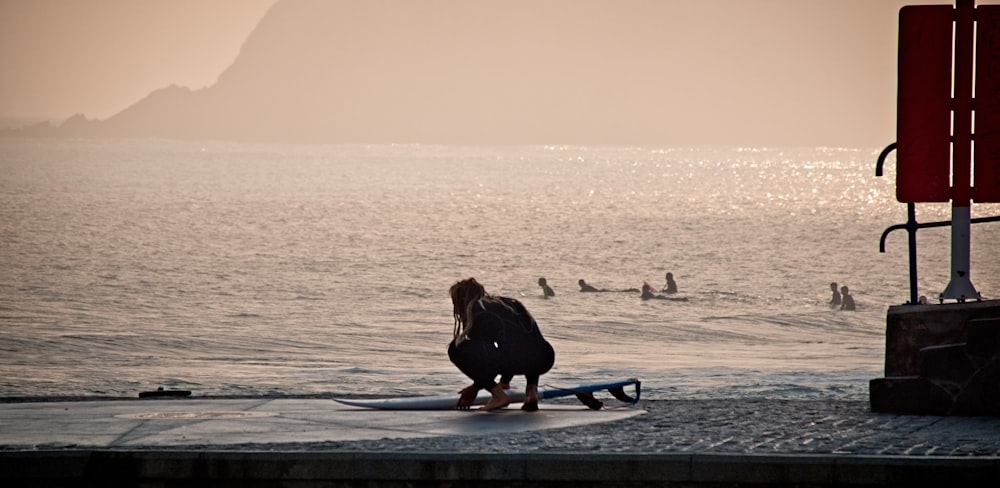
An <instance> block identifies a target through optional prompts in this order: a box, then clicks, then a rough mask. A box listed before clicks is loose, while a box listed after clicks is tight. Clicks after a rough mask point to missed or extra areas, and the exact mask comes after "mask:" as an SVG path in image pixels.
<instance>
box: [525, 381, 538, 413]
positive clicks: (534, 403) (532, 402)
mask: <svg viewBox="0 0 1000 488" xmlns="http://www.w3.org/2000/svg"><path fill="white" fill-rule="evenodd" d="M524 397H525V398H524V404H523V405H521V410H524V411H525V412H537V411H538V387H537V386H534V385H531V386H529V387H527V388H525V389H524Z"/></svg>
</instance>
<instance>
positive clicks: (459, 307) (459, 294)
mask: <svg viewBox="0 0 1000 488" xmlns="http://www.w3.org/2000/svg"><path fill="white" fill-rule="evenodd" d="M448 294H449V295H451V305H452V315H454V316H455V328H454V329H453V330H452V337H453V339H454V341H455V345H456V346H457V345H459V344H461V343H462V341H464V340H465V339H466V338H468V337H469V331H471V330H472V306H473V305H475V304H476V302H478V301H479V300H481V299H483V298H489V295H488V294H487V293H486V289H484V288H483V285H480V284H479V282H478V281H476V279H475V278H468V279H465V280H462V281H459V282H458V283H455V284H454V285H451V288H449V289H448Z"/></svg>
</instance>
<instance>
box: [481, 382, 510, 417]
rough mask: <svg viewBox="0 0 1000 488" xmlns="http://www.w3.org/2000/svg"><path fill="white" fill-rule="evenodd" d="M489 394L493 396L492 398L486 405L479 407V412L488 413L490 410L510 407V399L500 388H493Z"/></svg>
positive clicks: (498, 386)
mask: <svg viewBox="0 0 1000 488" xmlns="http://www.w3.org/2000/svg"><path fill="white" fill-rule="evenodd" d="M490 394H492V395H493V398H490V401H488V402H486V405H483V406H482V407H480V408H479V409H480V410H483V411H486V412H489V411H490V410H497V409H501V408H504V407H506V406H507V405H510V397H509V396H507V393H506V392H504V391H503V387H502V386H500V385H497V386H495V387H493V389H492V390H490Z"/></svg>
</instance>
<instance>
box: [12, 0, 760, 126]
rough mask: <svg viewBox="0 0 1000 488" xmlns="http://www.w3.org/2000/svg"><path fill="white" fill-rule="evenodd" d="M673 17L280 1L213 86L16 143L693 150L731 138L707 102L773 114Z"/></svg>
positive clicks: (172, 89) (501, 5)
mask: <svg viewBox="0 0 1000 488" xmlns="http://www.w3.org/2000/svg"><path fill="white" fill-rule="evenodd" d="M668 20H671V17H670V2H657V1H642V0H621V1H613V2H611V1H588V0H546V1H525V0H514V1H509V2H480V1H467V0H422V1H419V2H409V1H393V0H365V1H356V0H279V1H278V2H277V3H275V4H274V5H273V6H272V7H271V9H270V10H269V11H268V12H267V14H266V15H265V16H264V17H263V18H262V20H261V21H260V23H259V24H258V25H257V27H256V28H255V29H254V31H253V32H252V33H251V35H250V36H249V37H248V39H247V40H246V42H245V44H244V45H243V47H242V48H241V51H240V54H239V56H238V57H237V58H236V60H235V61H234V63H233V64H232V65H231V66H230V67H229V68H228V69H226V70H225V71H224V72H223V73H222V74H221V75H220V76H219V79H218V81H217V82H216V83H215V84H213V85H211V86H209V87H206V88H202V89H199V90H190V89H188V88H185V87H180V86H175V85H172V86H168V87H165V88H163V89H160V90H157V91H154V92H153V93H151V94H149V95H148V96H147V97H146V98H144V99H142V100H140V101H138V102H136V103H135V104H133V105H132V106H130V107H128V108H126V109H125V110H123V111H122V112H120V113H118V114H116V115H114V116H111V117H109V118H107V119H105V120H89V119H87V118H86V117H84V116H82V115H77V116H74V117H73V118H71V119H69V120H67V121H66V122H64V123H63V124H61V125H59V126H51V125H49V124H48V123H43V124H38V125H35V126H30V127H26V128H22V129H18V130H13V131H8V135H11V134H13V135H26V136H46V135H50V136H71V137H155V138H169V139H214V140H232V141H253V142H288V143H432V144H434V143H439V144H469V145H473V144H476V145H478V144H549V143H555V144H591V145H599V144H642V143H650V142H670V141H675V142H682V143H687V142H699V141H691V140H686V139H684V136H685V135H686V134H687V133H689V132H691V133H693V132H692V131H693V129H694V128H698V129H699V130H701V131H703V132H704V131H709V132H711V131H712V130H717V131H718V130H723V131H724V130H729V129H735V126H734V125H733V124H735V123H737V122H735V121H733V120H728V119H727V118H725V117H720V116H719V115H718V113H717V112H718V109H712V108H711V107H713V106H715V107H718V106H722V107H724V106H725V105H727V103H728V104H729V105H734V103H739V104H741V105H744V106H745V105H748V104H749V105H751V107H750V108H751V109H753V108H754V107H753V106H752V105H753V104H754V103H758V104H759V105H760V107H759V110H760V112H761V113H764V112H766V111H767V102H754V101H753V100H752V99H747V98H745V97H744V98H740V99H737V100H736V102H732V101H730V102H727V101H726V97H727V96H735V95H725V94H724V93H719V90H717V92H716V94H715V95H712V94H711V87H712V86H713V84H718V83H719V77H718V74H717V71H712V72H711V73H708V72H706V71H707V70H708V68H707V67H708V66H710V65H711V66H718V65H723V66H725V64H726V63H729V64H730V65H732V66H734V68H733V70H737V69H738V66H739V64H740V63H745V62H747V61H746V60H745V59H743V58H744V57H746V56H745V55H746V52H745V49H746V47H741V46H738V45H736V46H732V47H725V46H723V47H721V48H719V47H718V46H716V49H715V50H714V51H713V52H716V53H720V52H721V53H729V54H725V56H731V58H729V59H725V58H723V59H714V60H703V59H698V58H697V57H696V56H695V55H694V54H693V53H694V51H693V50H691V49H690V47H691V45H692V43H698V42H700V43H702V44H705V45H709V46H711V45H712V43H713V42H718V41H715V40H713V39H712V36H711V35H710V34H701V38H692V35H693V34H692V31H691V30H690V29H688V30H685V31H683V32H681V31H679V28H677V22H676V19H675V20H674V23H673V24H672V25H673V26H674V27H675V28H666V22H667V21H668ZM737 25H738V24H737ZM730 30H732V29H730ZM670 60H673V61H670ZM677 60H681V61H686V63H685V64H678V61H677ZM713 69H714V68H713ZM700 71H701V72H700ZM738 75H739V74H738V73H737V72H735V71H734V72H733V73H732V76H738ZM706 86H707V87H708V88H709V94H708V95H697V94H696V93H702V92H704V91H705V90H703V89H704V88H706ZM699 97H701V98H699ZM692 107H696V108H692ZM741 123H745V121H743V122H741ZM727 124H728V125H727ZM685 131H688V132H685Z"/></svg>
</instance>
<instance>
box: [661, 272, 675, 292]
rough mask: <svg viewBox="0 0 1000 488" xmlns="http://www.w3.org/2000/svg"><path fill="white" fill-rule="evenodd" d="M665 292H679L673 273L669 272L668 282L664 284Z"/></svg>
mask: <svg viewBox="0 0 1000 488" xmlns="http://www.w3.org/2000/svg"><path fill="white" fill-rule="evenodd" d="M663 293H677V282H676V281H674V274H673V273H667V282H666V284H664V285H663Z"/></svg>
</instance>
